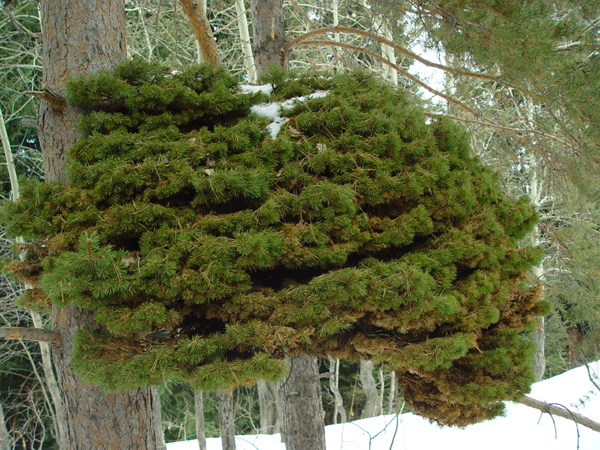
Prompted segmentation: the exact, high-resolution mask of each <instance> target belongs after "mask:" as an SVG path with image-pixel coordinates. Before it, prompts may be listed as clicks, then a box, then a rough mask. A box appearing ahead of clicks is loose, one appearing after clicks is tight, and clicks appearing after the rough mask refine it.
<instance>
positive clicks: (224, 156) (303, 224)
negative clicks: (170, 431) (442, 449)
mask: <svg viewBox="0 0 600 450" xmlns="http://www.w3.org/2000/svg"><path fill="white" fill-rule="evenodd" d="M270 82H271V84H272V85H273V94H272V98H271V99H270V100H269V101H274V100H285V99H289V98H293V97H296V96H298V95H306V94H308V93H311V92H313V91H315V90H326V91H327V92H328V94H327V95H326V96H324V97H321V98H311V99H305V100H303V101H298V102H295V106H293V107H292V108H291V109H289V110H287V111H285V112H284V114H285V115H286V116H287V117H288V118H289V120H288V121H287V123H286V124H285V125H284V126H283V128H282V130H281V132H280V133H279V134H278V135H277V137H276V138H275V139H272V138H271V136H270V134H269V133H268V131H267V130H266V126H267V125H268V119H265V118H260V117H257V116H255V115H252V114H251V113H250V107H251V106H252V105H254V104H257V103H259V102H264V101H266V99H265V98H264V96H263V95H262V94H242V93H240V91H239V86H238V84H237V82H236V81H235V80H234V79H233V78H232V77H231V76H229V75H227V74H226V73H225V72H223V71H220V70H214V69H212V68H210V67H208V66H197V67H192V68H189V69H185V70H182V71H181V72H170V71H169V69H168V68H166V67H162V66H159V65H153V64H148V63H145V62H141V61H130V62H126V63H124V64H122V65H121V66H120V67H119V68H118V70H117V71H116V72H115V73H100V74H97V75H94V76H91V77H88V78H82V79H75V80H71V81H70V83H69V85H68V93H69V98H70V101H71V102H73V103H75V104H77V105H79V107H80V108H81V110H82V113H83V114H82V117H81V120H80V129H81V132H82V134H83V137H82V138H81V139H80V140H79V142H78V143H77V144H76V145H75V146H73V147H72V148H71V149H70V150H69V160H68V166H67V174H68V177H69V180H70V183H69V184H68V185H63V184H58V183H50V184H45V183H41V182H36V181H30V182H24V183H23V187H22V194H21V195H22V200H21V201H19V202H18V203H16V204H5V205H4V207H3V210H2V217H3V220H4V222H5V223H6V226H7V230H8V231H9V232H10V233H11V234H12V235H15V236H16V235H22V236H24V237H25V238H26V239H28V240H30V242H31V243H30V244H27V245H24V246H23V247H22V248H21V250H22V251H23V250H24V251H25V254H26V259H25V260H24V261H22V262H18V261H13V262H11V263H9V264H8V265H7V267H8V270H10V271H12V273H14V274H16V275H17V276H18V277H20V278H21V279H27V280H28V281H29V282H31V283H32V284H33V285H34V286H35V289H33V290H30V291H28V292H27V293H26V294H25V297H24V298H22V299H21V302H22V303H23V304H26V305H27V306H29V307H37V308H44V307H47V306H48V305H49V304H50V303H54V304H55V305H57V306H65V305H77V306H78V307H80V308H85V309H88V310H91V311H93V312H94V317H95V320H96V321H97V326H94V327H91V326H90V327H88V328H86V329H84V330H82V331H81V332H80V334H79V336H78V337H77V339H76V350H75V355H74V357H73V361H72V364H73V365H74V367H75V368H76V369H77V371H78V372H79V374H80V376H82V377H83V378H84V379H85V380H87V381H90V382H96V383H100V384H101V385H103V386H104V387H105V388H107V389H114V390H119V389H129V388H133V387H137V386H148V385H153V384H156V383H160V382H161V381H163V380H164V379H165V378H175V379H179V380H183V381H186V382H188V383H190V384H191V385H192V386H194V387H196V388H202V389H216V388H227V387H233V386H236V385H243V384H249V383H253V382H254V380H256V379H258V378H263V379H270V380H275V379H278V378H279V377H281V376H282V375H283V374H284V373H285V370H286V369H285V364H284V360H283V358H284V356H285V355H286V354H290V355H293V354H298V353H301V352H306V353H309V354H311V355H315V356H325V355H332V356H334V357H339V358H358V357H362V358H367V359H372V360H373V361H375V362H376V363H377V364H380V365H383V366H386V367H387V368H389V369H391V370H394V371H396V373H397V375H398V381H399V384H400V387H401V389H402V390H403V392H404V396H405V398H406V400H407V401H408V402H409V403H410V404H411V405H412V408H413V410H414V411H415V412H417V413H419V414H422V415H424V416H426V417H429V418H431V419H433V420H437V421H439V422H441V423H446V424H455V425H466V424H468V423H472V422H475V421H479V420H483V419H487V418H490V417H492V416H494V415H496V414H498V413H500V412H501V411H502V403H501V401H502V400H507V399H514V398H516V397H518V395H519V392H520V391H525V392H526V391H527V390H528V388H529V385H530V383H531V381H532V377H531V373H530V370H529V366H530V360H531V356H532V347H531V345H530V344H529V343H528V342H527V341H526V339H524V338H523V337H522V332H523V330H524V329H526V328H530V327H532V326H533V324H534V323H535V318H536V316H537V315H538V314H540V313H541V311H542V309H543V305H542V303H540V302H539V300H540V290H539V288H537V287H531V286H530V285H528V284H527V279H526V274H527V271H528V269H530V268H531V267H532V266H533V265H534V264H536V263H537V262H538V261H539V259H540V251H539V249H535V248H519V247H518V245H517V241H518V240H519V239H520V238H522V237H523V236H524V235H525V234H526V233H527V232H528V231H529V230H530V229H531V227H532V226H533V224H534V223H535V221H536V213H535V212H534V210H533V208H532V207H531V205H530V204H528V202H527V201H526V200H524V199H519V200H513V199H508V198H506V196H505V195H504V194H503V193H502V192H501V191H500V189H499V188H498V185H497V180H496V175H495V174H494V173H493V172H492V171H490V170H489V169H487V168H485V167H484V166H483V165H482V164H481V163H480V162H479V161H478V160H477V159H475V158H473V157H471V156H470V152H469V146H468V143H467V137H466V136H465V133H464V132H463V131H461V130H460V129H458V128H457V127H456V126H454V125H452V124H451V123H449V122H448V121H445V120H441V121H439V122H433V123H428V122H427V121H426V120H425V118H424V116H423V113H422V111H421V110H420V109H419V108H417V107H415V106H413V105H411V104H410V103H409V102H408V101H407V99H406V98H405V97H404V95H403V94H402V93H401V92H397V91H395V90H393V89H392V88H390V87H388V86H385V85H383V84H382V83H381V82H379V81H378V80H376V79H375V78H374V77H373V76H371V75H367V74H364V73H354V74H348V75H339V76H335V77H333V78H326V77H319V76H312V75H309V76H307V75H305V76H299V77H298V76H294V77H291V76H288V75H286V74H285V73H273V74H272V75H271V78H270Z"/></svg>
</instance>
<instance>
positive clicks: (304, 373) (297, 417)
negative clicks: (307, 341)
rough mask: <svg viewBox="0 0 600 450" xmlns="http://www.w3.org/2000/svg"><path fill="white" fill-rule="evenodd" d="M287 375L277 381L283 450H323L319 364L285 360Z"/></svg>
mask: <svg viewBox="0 0 600 450" xmlns="http://www.w3.org/2000/svg"><path fill="white" fill-rule="evenodd" d="M288 362H289V364H290V373H289V375H288V376H287V378H284V379H282V380H281V394H282V403H283V418H284V422H283V423H282V429H283V430H282V431H283V436H284V438H285V444H286V448H287V450H308V449H310V450H324V449H325V424H324V422H323V414H322V412H323V404H322V401H321V384H320V383H319V364H318V362H317V358H312V357H310V356H308V355H305V354H302V355H300V356H295V357H293V358H288Z"/></svg>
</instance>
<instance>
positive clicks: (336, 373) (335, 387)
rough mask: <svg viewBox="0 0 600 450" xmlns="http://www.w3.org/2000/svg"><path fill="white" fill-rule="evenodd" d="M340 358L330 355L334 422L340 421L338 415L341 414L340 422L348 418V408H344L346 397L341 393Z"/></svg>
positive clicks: (330, 384)
mask: <svg viewBox="0 0 600 450" xmlns="http://www.w3.org/2000/svg"><path fill="white" fill-rule="evenodd" d="M339 386H340V360H339V359H337V358H332V357H331V356H330V357H329V389H331V393H332V394H333V401H334V406H333V423H334V424H337V423H338V416H340V423H346V422H347V421H348V418H347V416H346V410H345V409H344V399H343V398H342V394H340V387H339Z"/></svg>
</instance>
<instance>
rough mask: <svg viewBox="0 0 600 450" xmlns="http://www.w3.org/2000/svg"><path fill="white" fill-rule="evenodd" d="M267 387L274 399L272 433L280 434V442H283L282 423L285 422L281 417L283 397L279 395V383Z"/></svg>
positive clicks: (269, 384)
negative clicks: (274, 417) (275, 418)
mask: <svg viewBox="0 0 600 450" xmlns="http://www.w3.org/2000/svg"><path fill="white" fill-rule="evenodd" d="M267 386H268V387H269V390H270V391H271V394H272V395H273V398H274V399H275V415H276V417H277V420H276V421H275V426H274V427H273V433H280V435H281V442H285V437H284V435H283V422H285V417H283V396H282V394H281V385H280V383H268V384H267Z"/></svg>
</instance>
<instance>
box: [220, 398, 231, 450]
mask: <svg viewBox="0 0 600 450" xmlns="http://www.w3.org/2000/svg"><path fill="white" fill-rule="evenodd" d="M217 403H218V409H219V432H220V435H221V446H222V447H223V450H235V415H234V411H233V392H225V391H222V390H221V389H219V390H218V391H217Z"/></svg>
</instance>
